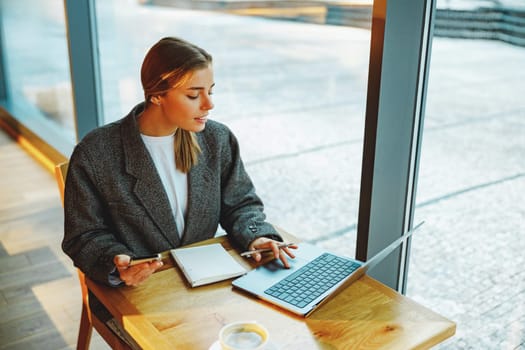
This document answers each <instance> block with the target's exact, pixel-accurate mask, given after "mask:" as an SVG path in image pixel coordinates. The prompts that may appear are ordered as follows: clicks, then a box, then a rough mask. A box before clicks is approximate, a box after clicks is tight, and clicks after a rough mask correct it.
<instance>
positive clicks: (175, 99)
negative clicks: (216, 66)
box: [159, 65, 215, 132]
mask: <svg viewBox="0 0 525 350" xmlns="http://www.w3.org/2000/svg"><path fill="white" fill-rule="evenodd" d="M214 85H215V83H214V81H213V69H212V67H211V65H209V66H208V67H207V68H202V69H197V70H195V71H193V73H192V74H191V76H190V78H189V79H188V80H187V81H186V82H185V83H184V84H183V85H181V86H179V87H177V88H173V89H171V90H169V91H168V92H167V93H166V94H164V95H163V96H159V101H160V106H159V108H161V112H162V115H163V119H164V120H163V121H164V122H165V123H166V124H167V125H166V126H168V127H169V126H171V127H177V128H182V129H184V130H188V131H193V132H199V131H202V130H204V127H205V126H206V121H207V120H208V112H209V111H210V110H211V109H212V108H213V102H212V99H211V95H212V89H213V86H214Z"/></svg>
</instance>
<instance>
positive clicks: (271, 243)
mask: <svg viewBox="0 0 525 350" xmlns="http://www.w3.org/2000/svg"><path fill="white" fill-rule="evenodd" d="M279 244H282V242H279V241H275V240H273V239H270V238H266V237H259V238H256V239H254V240H253V241H252V243H250V245H249V246H248V250H256V249H271V250H272V253H273V255H274V256H275V258H276V259H280V260H281V262H282V263H283V265H284V267H286V268H287V269H288V268H290V264H289V263H288V259H287V258H286V255H288V256H289V257H290V258H292V259H293V258H295V255H294V254H293V253H292V251H291V250H290V249H297V248H298V247H297V245H295V244H294V245H291V246H288V247H283V248H279ZM281 250H282V251H284V252H285V253H286V254H283V253H282V252H281ZM251 256H252V257H253V258H254V259H255V261H257V262H259V261H261V259H262V255H261V253H254V254H252V255H251Z"/></svg>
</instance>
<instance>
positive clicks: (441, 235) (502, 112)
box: [407, 0, 525, 349]
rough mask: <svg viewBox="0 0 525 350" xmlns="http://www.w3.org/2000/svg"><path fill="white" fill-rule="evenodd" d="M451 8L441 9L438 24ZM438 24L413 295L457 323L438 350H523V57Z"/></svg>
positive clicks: (476, 31)
mask: <svg viewBox="0 0 525 350" xmlns="http://www.w3.org/2000/svg"><path fill="white" fill-rule="evenodd" d="M503 3H504V2H503ZM448 5H450V4H449V2H447V1H444V0H443V1H442V4H440V2H439V1H438V4H437V6H438V13H437V18H443V17H440V15H441V14H444V13H445V9H446V8H447V7H448ZM454 10H456V12H454ZM460 10H461V11H460ZM448 11H449V18H450V17H451V16H453V15H455V14H456V15H457V13H459V12H462V16H463V17H462V18H465V16H469V12H468V11H467V12H464V9H454V7H453V6H452V8H449V9H448ZM470 11H472V12H471V14H470V15H471V16H472V15H475V16H479V15H480V13H481V12H476V9H475V8H472V9H470ZM509 13H510V14H512V11H510V12H509ZM510 19H511V20H512V17H511V18H510ZM463 20H464V19H463ZM480 23H481V24H480ZM484 23H485V22H478V26H484ZM437 24H439V25H440V26H439V27H437V28H436V33H437V34H438V35H439V36H438V37H436V38H434V40H433V48H432V60H431V67H430V79H429V85H428V95H427V108H426V119H425V129H424V138H423V147H422V153H421V163H420V171H419V184H418V193H417V200H416V210H415V221H414V222H419V221H421V220H425V225H423V227H422V229H421V230H420V231H419V232H417V233H416V234H414V237H413V241H412V249H411V259H410V269H409V276H408V289H407V295H408V296H410V297H412V298H414V299H415V300H417V301H419V302H421V303H422V304H423V305H426V306H428V307H430V308H431V309H433V310H435V311H437V312H440V313H441V314H442V315H444V316H446V317H448V318H449V319H451V320H454V321H455V322H456V323H457V333H456V335H455V336H454V337H453V338H451V339H450V340H448V341H447V342H445V343H444V344H443V345H442V346H440V347H439V349H518V348H521V347H522V346H523V344H524V341H525V323H524V322H523V321H524V318H523V315H524V314H525V309H524V307H523V305H525V293H524V291H525V278H524V275H523V262H524V254H523V252H524V251H525V240H524V239H523V234H524V233H525V220H524V218H525V202H524V201H523V198H522V197H523V194H524V193H525V158H524V154H525V137H524V135H525V118H524V117H525V108H524V104H523V91H525V70H524V69H523V62H525V47H523V46H518V45H512V44H510V43H506V42H503V41H497V40H479V39H478V40H477V39H474V38H468V36H469V35H468V34H469V33H468V30H467V31H465V32H463V33H462V34H461V35H462V36H466V38H462V39H455V38H450V37H443V36H441V34H445V33H447V31H446V30H445V29H447V25H448V35H454V33H455V35H459V33H458V32H457V31H456V32H454V29H453V28H454V23H453V22H447V23H443V22H441V23H440V22H437ZM492 24H494V25H491V27H492V28H496V27H497V23H492ZM487 28H488V27H484V28H472V33H470V35H472V36H478V37H479V35H480V33H482V32H483V31H484V30H486V29H487ZM489 34H490V33H488V34H487V35H489ZM491 37H497V33H496V32H494V33H492V35H491ZM507 38H509V39H510V37H508V36H507ZM516 41H517V38H516Z"/></svg>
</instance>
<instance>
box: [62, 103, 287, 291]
mask: <svg viewBox="0 0 525 350" xmlns="http://www.w3.org/2000/svg"><path fill="white" fill-rule="evenodd" d="M143 107H144V106H143V104H139V105H137V106H136V107H135V108H134V109H133V110H132V111H131V112H130V113H129V114H128V115H127V116H126V117H124V118H123V119H121V120H119V121H117V122H114V123H111V124H108V125H105V126H103V127H100V128H98V129H95V130H94V131H92V132H91V133H89V134H88V135H87V136H86V137H84V139H83V140H82V141H81V142H79V143H78V144H77V146H76V147H75V150H74V151H73V154H72V156H71V158H70V162H69V168H68V173H67V178H66V187H65V198H64V208H65V209H64V214H65V220H64V239H63V242H62V248H63V250H64V252H65V253H66V254H67V255H69V256H70V257H71V259H72V260H73V262H74V264H75V266H77V267H78V268H80V269H81V270H82V271H83V272H84V273H85V274H86V275H87V276H89V277H90V278H92V279H94V280H97V281H100V282H104V283H109V282H108V276H109V274H110V273H111V271H113V270H114V264H113V258H114V256H115V255H117V254H127V255H130V256H132V257H133V256H140V255H149V254H154V253H158V252H162V251H165V250H168V249H172V248H176V247H180V246H182V245H186V244H190V243H194V242H198V241H201V240H204V239H208V238H212V237H213V236H214V235H215V233H216V232H217V229H218V225H219V224H220V225H221V226H222V228H223V229H224V230H225V231H226V232H227V233H228V236H229V237H230V239H231V241H232V242H233V243H234V244H236V245H237V246H238V247H239V248H240V249H246V248H247V247H248V245H249V243H250V242H251V241H252V240H253V239H255V238H257V237H260V236H267V237H270V238H274V239H277V240H279V241H281V240H282V239H281V237H280V236H279V234H278V233H277V231H276V230H275V228H274V227H273V226H272V225H270V224H269V223H267V222H266V221H265V214H264V212H263V204H262V202H261V200H260V198H259V197H258V196H257V195H256V193H255V188H254V186H253V183H252V181H251V180H250V178H249V176H248V174H247V173H246V171H245V169H244V166H243V163H242V160H241V158H240V154H239V146H238V143H237V140H236V138H235V136H234V135H233V134H232V132H231V131H230V130H229V129H228V128H227V127H226V126H225V125H223V124H220V123H218V122H215V121H211V120H209V121H208V122H207V124H206V128H205V129H204V130H203V131H202V132H200V133H197V139H198V142H199V145H200V147H201V149H202V153H201V155H200V156H199V162H198V164H197V165H196V166H194V167H193V168H192V169H191V170H190V172H189V173H188V206H187V213H186V216H185V228H184V232H183V233H182V236H181V238H179V233H178V232H177V227H176V224H175V219H174V217H173V214H172V211H171V208H170V204H169V201H168V197H167V195H166V192H165V190H164V187H163V185H162V182H161V180H160V177H159V175H158V174H157V171H156V169H155V165H154V164H153V161H152V159H151V157H150V155H149V153H148V151H147V149H146V147H145V145H144V143H143V142H142V138H141V137H140V132H139V130H138V126H137V122H136V117H137V116H138V115H139V114H140V113H141V111H142V109H143Z"/></svg>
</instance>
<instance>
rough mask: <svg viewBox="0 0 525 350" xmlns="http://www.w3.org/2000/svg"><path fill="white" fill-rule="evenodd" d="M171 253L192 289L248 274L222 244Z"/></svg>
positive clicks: (181, 249) (177, 250)
mask: <svg viewBox="0 0 525 350" xmlns="http://www.w3.org/2000/svg"><path fill="white" fill-rule="evenodd" d="M170 252H171V255H172V256H173V258H174V259H175V261H176V263H177V265H178V266H179V267H180V269H181V270H182V272H183V273H184V275H185V276H186V279H187V280H188V282H189V283H190V285H191V286H192V287H197V286H201V285H204V284H209V283H213V282H218V281H222V280H225V279H229V278H233V277H237V276H241V275H244V274H245V273H246V272H247V271H246V269H245V268H244V267H243V266H242V265H241V264H239V263H238V262H237V261H236V260H235V259H234V258H233V257H232V256H231V255H230V254H229V253H228V252H227V251H226V249H224V247H223V246H222V245H221V244H220V243H214V244H208V245H203V246H198V247H188V248H178V249H172V250H171V251H170Z"/></svg>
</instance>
